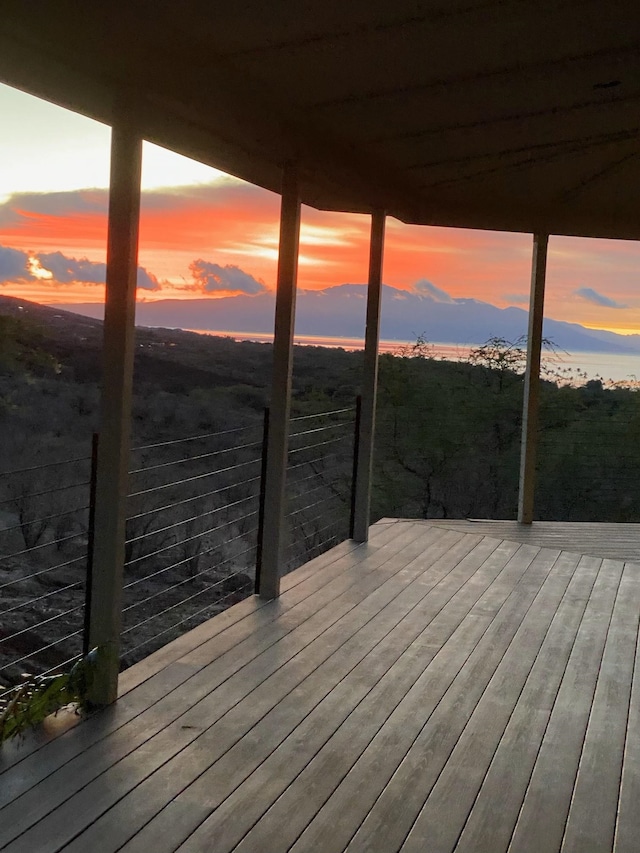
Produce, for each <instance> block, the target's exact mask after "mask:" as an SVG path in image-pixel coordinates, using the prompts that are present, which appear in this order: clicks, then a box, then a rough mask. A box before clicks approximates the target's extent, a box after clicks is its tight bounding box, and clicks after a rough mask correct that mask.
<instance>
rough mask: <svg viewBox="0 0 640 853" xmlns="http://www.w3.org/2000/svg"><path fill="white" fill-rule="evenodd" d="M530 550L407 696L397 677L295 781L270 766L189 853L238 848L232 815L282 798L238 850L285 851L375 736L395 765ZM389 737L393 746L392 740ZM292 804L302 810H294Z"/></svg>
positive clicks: (492, 617)
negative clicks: (404, 741) (239, 806)
mask: <svg viewBox="0 0 640 853" xmlns="http://www.w3.org/2000/svg"><path fill="white" fill-rule="evenodd" d="M527 551H528V549H524V550H522V549H521V550H520V551H518V552H517V556H516V558H514V559H513V560H512V561H510V563H509V564H507V568H506V569H505V571H504V572H501V574H500V575H499V577H498V580H497V582H496V583H495V584H492V585H491V586H490V587H489V589H488V590H487V591H486V592H485V593H484V594H483V596H481V598H480V601H479V606H478V608H477V609H478V610H479V611H480V612H479V613H478V618H469V619H466V620H464V621H463V622H462V623H461V625H462V628H461V630H460V631H459V632H454V634H453V635H452V637H451V639H450V641H449V642H446V643H444V645H442V644H441V645H440V646H439V647H438V650H437V651H436V654H435V656H434V658H433V661H431V662H430V665H429V666H428V667H427V669H426V670H425V671H424V673H423V674H422V675H420V676H419V677H418V678H417V679H413V680H410V681H409V689H408V691H407V692H406V693H405V692H404V691H403V692H402V693H401V694H400V696H398V694H397V693H396V691H395V682H396V681H397V680H398V676H397V675H394V676H392V678H391V683H390V684H387V683H385V684H381V685H380V690H379V691H376V692H374V693H372V694H371V695H370V696H369V697H368V700H367V701H366V702H364V703H362V704H361V705H360V706H359V707H358V708H357V711H356V712H355V713H354V714H352V715H351V716H350V717H349V719H348V721H347V723H346V724H345V725H343V726H341V727H340V728H339V729H338V730H337V732H336V733H335V734H334V735H333V737H332V738H331V739H330V741H329V742H328V743H327V744H326V745H325V747H324V748H323V749H322V750H321V752H320V753H319V754H318V755H316V756H314V757H313V758H312V760H311V761H310V762H309V763H308V764H306V766H304V767H303V769H302V772H301V773H300V774H299V775H298V776H297V777H294V778H293V779H291V778H290V777H289V776H284V778H282V779H280V776H279V775H276V774H275V773H273V772H272V768H271V767H270V766H269V764H268V763H267V764H265V765H264V766H263V767H262V768H261V770H260V772H259V773H258V774H256V775H255V777H254V778H253V779H252V780H251V784H247V785H246V786H243V789H241V790H240V791H239V792H238V793H237V795H234V797H232V798H230V799H229V801H227V802H226V803H225V804H223V806H222V807H221V811H222V812H223V813H224V816H225V817H226V818H227V820H226V821H224V822H223V820H220V819H219V818H218V816H217V815H214V816H213V818H212V819H211V820H210V821H207V822H205V824H203V826H202V827H201V828H200V829H199V830H198V831H197V832H196V833H194V835H193V836H192V837H191V838H190V839H189V840H188V842H186V844H185V845H183V847H184V850H185V853H186V851H189V853H194V851H196V850H198V851H202V850H207V849H212V848H213V849H216V850H220V853H223V851H225V850H228V849H233V844H234V843H237V842H238V841H240V838H241V837H242V835H241V829H242V827H241V826H238V825H234V821H233V814H234V813H236V812H237V811H238V809H237V805H236V804H237V803H238V802H241V803H242V804H243V809H244V808H245V807H251V809H252V811H254V812H255V811H257V810H258V809H263V808H265V807H268V806H269V805H270V803H269V800H270V799H274V798H275V795H278V800H277V802H276V803H275V805H274V806H272V807H271V808H270V809H269V810H268V811H266V813H265V815H264V817H263V818H262V819H261V820H260V822H259V823H258V824H257V825H256V826H255V828H254V829H253V830H252V831H251V832H250V833H249V834H248V835H247V836H246V838H244V840H243V841H242V843H241V844H239V845H238V847H237V850H238V853H240V851H243V853H244V851H248V850H256V849H265V850H268V849H273V847H274V845H276V844H278V843H281V844H283V846H285V849H286V846H287V843H292V842H294V841H295V839H296V837H297V835H298V834H299V832H301V831H302V830H304V828H305V826H306V824H307V823H308V821H309V820H310V819H311V817H312V816H313V814H315V812H316V811H317V809H318V808H320V807H321V806H322V805H323V804H324V802H326V800H327V799H328V798H329V797H330V796H331V794H332V793H333V791H334V790H335V788H336V786H337V785H338V784H339V783H340V781H341V780H342V779H343V778H344V776H345V775H346V774H347V773H348V772H349V770H350V769H351V767H352V766H353V764H354V763H355V762H356V761H357V760H358V758H359V757H360V756H361V755H362V753H363V752H364V751H365V750H366V749H367V748H368V747H369V746H370V744H371V742H372V741H373V740H374V739H376V738H380V737H382V738H384V739H385V743H384V745H383V746H382V747H381V749H380V755H383V756H388V757H390V758H391V760H393V758H394V755H396V754H397V750H398V749H399V748H400V747H401V745H402V739H403V738H405V739H410V738H411V732H412V729H413V728H415V727H419V725H420V720H421V718H422V717H423V716H428V714H429V709H430V708H431V706H432V705H433V706H435V705H437V703H438V701H439V698H440V697H441V696H442V695H443V694H444V693H445V692H446V691H447V689H448V688H449V686H450V684H451V682H452V681H453V680H454V679H455V677H456V673H457V672H458V670H460V668H461V667H463V665H464V664H465V662H466V661H467V659H468V658H469V657H470V656H471V655H473V653H474V651H475V649H476V648H477V646H478V645H479V644H480V642H481V640H482V638H483V637H484V636H485V634H486V633H487V632H489V631H490V629H491V627H492V626H494V625H495V624H496V619H497V620H498V622H500V608H501V607H502V605H503V604H504V602H505V601H506V600H507V599H508V597H509V595H510V593H511V591H512V589H513V586H514V584H516V583H517V582H518V580H519V579H520V578H521V577H522V576H523V575H524V574H525V573H526V572H527V570H528V569H529V567H530V565H531V563H532V562H533V560H532V559H531V557H534V560H535V557H536V556H537V554H535V555H534V554H531V553H527ZM535 551H537V549H535ZM467 594H468V593H467ZM483 605H485V607H484V608H483ZM474 615H475V614H474ZM398 674H399V673H398ZM398 700H399V701H398ZM389 723H391V724H390V725H389ZM387 738H389V742H386V739H387ZM379 757H380V756H379ZM285 766H286V765H285ZM289 781H291V782H293V784H292V785H291V786H290V787H288V786H287V783H288V782H289ZM267 783H268V784H269V788H268V789H267V790H266V792H265V794H263V795H262V798H261V794H260V792H261V791H262V790H264V788H265V785H266V784H267ZM281 787H282V788H284V789H285V790H284V792H283V793H282V794H280V790H279V789H280V788H281ZM358 799H359V798H358ZM293 803H295V804H296V805H295V807H293V808H292V804H293ZM348 811H349V808H347V809H345V812H348ZM221 829H222V830H224V832H223V833H222V832H220V830H221ZM324 843H325V844H326V843H329V839H328V838H327V839H325V841H324Z"/></svg>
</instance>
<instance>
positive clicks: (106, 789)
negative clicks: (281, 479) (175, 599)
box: [0, 519, 640, 853]
mask: <svg viewBox="0 0 640 853" xmlns="http://www.w3.org/2000/svg"><path fill="white" fill-rule="evenodd" d="M612 527H613V525H611V526H607V525H556V526H555V527H554V526H552V525H540V535H537V529H538V526H537V525H536V524H534V525H533V526H532V527H531V528H528V529H527V530H526V536H524V537H523V536H522V535H520V536H519V535H518V530H522V529H523V528H522V526H518V525H517V524H515V523H513V522H511V523H500V522H496V523H484V524H483V523H480V524H474V523H473V522H465V523H461V524H458V523H456V522H440V521H433V522H432V521H411V520H408V521H403V520H394V519H383V520H381V521H380V522H378V523H377V524H375V525H374V526H373V527H372V528H371V531H370V537H369V541H368V543H363V544H357V543H355V542H353V541H348V542H345V543H343V544H342V545H339V546H338V547H336V548H333V549H332V550H331V551H329V552H327V553H325V554H324V555H322V556H321V557H319V558H317V559H315V560H313V561H312V562H310V563H308V564H306V565H304V566H303V567H301V568H300V569H298V570H296V571H294V572H292V573H290V574H289V575H287V576H286V577H284V578H283V580H282V590H281V595H280V598H279V599H278V600H275V601H269V602H267V601H265V600H261V599H258V598H255V599H253V598H252V599H248V600H246V601H244V602H242V603H240V604H237V605H235V606H234V607H232V608H230V609H229V610H227V611H226V612H225V613H223V614H220V615H219V616H216V617H215V618H214V619H212V620H210V621H208V622H206V623H204V624H202V625H201V626H200V627H198V628H196V629H195V630H193V631H191V632H189V633H188V634H186V635H184V636H183V637H182V638H180V639H179V640H176V641H174V642H173V643H171V644H170V645H168V646H166V647H164V648H163V649H161V650H159V651H158V652H156V653H155V654H153V655H151V656H150V657H148V658H147V659H145V660H144V661H142V662H141V663H139V664H137V665H135V666H134V667H132V668H130V669H129V670H127V671H126V672H125V673H124V674H123V675H122V676H121V680H120V690H119V692H120V696H119V700H118V702H117V703H116V704H115V705H114V706H112V707H111V708H110V709H107V710H105V711H103V712H101V713H100V714H98V715H97V716H94V717H93V718H90V719H89V720H87V721H85V722H83V723H81V724H80V725H75V719H76V718H74V717H73V716H72V715H70V714H69V715H67V714H65V713H63V714H62V715H61V716H59V717H58V718H55V719H53V720H51V727H52V729H51V731H50V732H49V733H48V734H47V731H46V730H45V731H43V732H40V733H37V734H35V735H33V736H32V737H30V738H29V739H28V740H27V742H26V743H24V744H15V745H11V747H10V750H9V751H7V753H6V754H5V755H4V756H3V764H2V767H3V772H2V774H1V775H0V779H1V784H0V792H1V793H0V798H1V799H0V803H1V805H2V808H0V827H1V829H0V846H2V845H3V846H2V849H3V850H7V851H11V853H18V851H26V850H47V851H51V853H53V851H58V850H65V851H86V850H95V851H105V853H106V851H114V850H126V851H134V850H140V851H147V850H153V851H158V853H163V851H167V853H168V851H175V850H181V851H182V850H184V851H200V850H201V851H210V850H215V851H216V853H218V851H219V852H220V853H222V851H231V850H234V851H246V853H253V852H254V851H284V850H293V851H312V850H313V851H317V850H322V851H323V853H324V851H343V850H349V851H358V850H363V851H364V850H367V851H380V853H382V851H384V853H391V851H400V850H402V851H413V850H416V851H418V850H420V851H422V850H429V851H430V853H431V851H453V850H455V851H458V852H459V851H463V850H468V851H474V853H478V851H487V853H501V851H507V850H513V851H529V850H530V851H535V853H542V852H543V851H559V850H562V851H574V850H575V851H581V852H582V851H586V850H588V851H589V852H590V853H596V851H603V853H604V851H611V850H615V851H617V853H622V851H634V850H636V849H637V838H638V836H639V834H640V826H639V825H638V820H639V817H638V810H637V800H638V794H639V785H640V779H639V776H638V762H639V760H640V753H639V751H638V750H639V747H638V744H639V743H640V738H639V735H640V732H639V731H638V726H639V724H640V723H639V721H640V715H639V702H640V692H639V691H640V682H639V681H638V672H639V671H640V670H639V669H638V668H637V667H636V665H635V664H636V658H637V653H638V652H637V640H638V619H639V615H640V579H639V577H638V572H639V571H640V526H639V525H616V526H615V528H616V530H615V534H616V535H615V538H614V537H613V535H612V534H613V533H614V531H613V530H612V529H611V528H612ZM492 534H493V535H492ZM523 538H524V539H525V540H526V541H525V542H523V541H522V540H523ZM614 541H615V542H618V543H620V542H624V543H625V545H624V547H623V546H621V545H619V546H618V548H617V551H616V552H614V551H613V550H612V542H614ZM580 543H583V544H582V545H580ZM634 558H635V559H636V560H638V562H635V561H634ZM67 727H70V729H69V730H67V731H64V732H63V731H62V730H63V729H65V728H67ZM56 728H57V729H58V731H57V732H56V731H55V730H56Z"/></svg>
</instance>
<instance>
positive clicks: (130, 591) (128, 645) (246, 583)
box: [122, 422, 263, 665]
mask: <svg viewBox="0 0 640 853" xmlns="http://www.w3.org/2000/svg"><path fill="white" fill-rule="evenodd" d="M260 426H261V424H256V423H255V422H254V423H251V424H249V425H247V426H246V427H240V428H238V429H232V430H224V431H221V432H216V433H208V434H205V435H203V436H200V437H198V436H190V437H189V438H188V440H189V441H196V440H198V439H202V441H203V446H202V447H200V446H198V450H197V453H194V454H193V455H192V456H185V457H181V458H180V459H175V458H172V457H171V455H170V454H173V453H175V450H176V447H177V446H179V445H180V444H181V443H182V442H181V441H180V440H175V441H171V442H158V443H156V444H155V445H146V446H144V447H142V448H140V449H141V450H144V451H145V452H146V454H147V455H146V458H145V460H144V463H143V464H142V465H140V466H137V467H136V468H135V469H134V471H132V475H133V476H134V477H135V478H136V482H137V483H139V485H137V486H136V489H135V491H132V492H131V493H130V495H129V507H130V510H129V514H128V522H127V536H126V540H127V541H126V548H127V559H126V563H125V582H124V609H123V613H124V615H125V618H124V626H123V630H122V638H123V648H122V652H123V661H124V663H125V664H126V665H130V664H132V663H134V662H135V661H136V660H137V659H138V657H139V655H140V654H143V653H148V652H149V651H150V650H151V649H152V648H155V647H156V646H157V643H158V642H159V641H160V640H161V639H162V637H166V636H167V635H169V636H171V637H172V636H174V635H175V633H176V631H179V629H180V627H181V626H184V625H188V626H189V627H193V626H194V624H196V623H197V621H198V620H199V619H200V621H201V620H202V618H204V617H203V615H204V614H205V613H207V612H210V611H211V609H212V608H213V609H221V607H222V606H223V599H224V600H225V601H227V602H228V601H230V599H234V600H235V599H236V598H237V597H238V595H242V596H244V595H247V594H250V592H252V591H253V572H254V556H255V551H256V547H257V530H258V528H257V524H256V518H257V515H258V508H257V507H256V508H255V509H254V508H252V505H254V506H255V503H257V502H258V500H259V497H260V481H261V477H260V474H259V473H257V472H256V474H255V475H252V476H250V477H247V476H244V477H242V476H241V477H240V478H238V474H241V473H242V472H243V471H246V470H247V469H249V471H250V470H251V467H254V466H258V465H261V464H262V455H260V456H256V455H255V451H256V448H259V447H260V446H261V445H262V444H263V440H262V437H261V438H260V439H257V440H253V439H252V438H251V435H250V432H249V431H253V433H254V434H255V432H256V430H257V429H259V428H260ZM238 433H243V434H244V435H246V436H247V438H248V439H250V440H245V441H240V442H238V441H237V435H238ZM225 440H226V441H227V442H228V446H223V444H222V443H223V442H224V441H225ZM211 443H213V447H212V446H211ZM149 451H154V452H153V453H149ZM220 457H222V458H223V459H225V460H227V461H228V463H229V464H225V465H223V466H221V467H216V468H214V469H213V470H212V469H210V467H209V466H210V464H211V463H212V461H213V460H216V459H219V458H220ZM218 465H219V463H218ZM177 470H181V471H185V470H186V476H182V477H179V478H176V477H175V473H174V472H176V471H177ZM200 483H203V484H206V485H209V486H211V487H210V488H206V485H205V489H204V491H203V490H202V488H200V489H199V488H198V484H200ZM158 495H164V496H165V497H164V499H163V500H162V501H161V505H159V506H157V507H153V506H151V507H150V506H149V503H150V502H152V501H153V500H154V499H155V498H156V496H158ZM167 498H168V499H167ZM156 502H157V503H160V502H159V501H156ZM202 585H204V586H203V588H202V589H200V588H199V587H201V586H202ZM229 586H233V587H234V589H235V594H234V595H231V596H230V594H229V592H228V588H229ZM203 596H208V597H209V598H210V601H209V603H208V604H207V606H206V608H202V607H201V606H200V605H201V603H202V598H203ZM131 616H136V619H135V620H134V622H133V623H132V624H131V619H130V617H131ZM176 616H179V618H178V619H176ZM145 650H146V651H145Z"/></svg>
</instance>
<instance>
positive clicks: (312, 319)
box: [57, 284, 640, 354]
mask: <svg viewBox="0 0 640 853" xmlns="http://www.w3.org/2000/svg"><path fill="white" fill-rule="evenodd" d="M434 290H436V289H435V288H434ZM366 292H367V289H366V285H363V284H341V285H337V286H335V287H329V288H327V289H325V290H313V291H312V290H301V291H299V293H298V301H297V312H296V334H298V335H313V336H332V337H334V336H335V337H345V338H354V337H355V338H357V337H362V336H363V334H364V322H365V313H366ZM438 293H439V292H438V291H436V295H435V296H434V295H431V294H429V293H426V292H415V291H406V290H399V289H398V288H394V287H389V286H388V285H385V286H384V288H383V298H382V320H381V336H382V338H383V339H385V340H399V341H407V340H409V341H410V340H413V339H415V338H416V336H417V335H421V334H424V335H425V337H426V338H427V339H428V340H429V341H433V342H437V343H457V344H482V343H484V342H485V341H486V340H487V339H488V338H490V337H492V336H498V337H502V338H506V339H507V340H510V341H513V340H516V339H517V338H518V337H520V336H521V335H524V334H526V331H527V317H528V314H527V311H524V310H523V309H522V308H497V307H496V306H495V305H491V304H490V303H488V302H481V301H479V300H476V299H453V298H450V297H446V294H443V297H445V298H440V297H439V296H438ZM274 304H275V300H274V297H273V294H272V293H264V294H259V295H257V296H244V295H242V296H229V297H223V298H221V299H188V300H179V299H164V300H158V301H156V302H140V303H138V307H137V315H136V322H137V324H138V325H141V326H157V327H162V328H180V329H198V330H200V329H202V330H211V331H229V332H244V333H249V334H251V333H269V332H271V331H273V315H274ZM57 307H58V308H59V309H60V310H68V311H73V312H76V313H78V314H83V315H85V316H89V317H97V318H99V317H101V316H102V306H101V305H95V304H79V305H60V306H57ZM544 334H545V336H546V337H548V338H550V339H551V340H552V341H553V342H554V343H555V344H556V345H557V346H559V347H561V348H562V349H565V350H567V351H569V352H609V353H620V354H634V353H640V335H631V336H628V337H627V336H625V335H616V334H614V333H613V332H606V331H604V330H597V329H596V330H594V329H587V328H585V327H584V326H580V325H578V324H577V323H564V322H561V321H559V320H551V319H546V320H545V323H544Z"/></svg>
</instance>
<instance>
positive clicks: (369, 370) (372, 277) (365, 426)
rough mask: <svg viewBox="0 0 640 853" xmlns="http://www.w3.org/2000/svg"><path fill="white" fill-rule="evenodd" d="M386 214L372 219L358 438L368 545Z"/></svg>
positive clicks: (360, 520) (358, 531)
mask: <svg viewBox="0 0 640 853" xmlns="http://www.w3.org/2000/svg"><path fill="white" fill-rule="evenodd" d="M384 227H385V214H384V213H381V212H380V213H374V214H373V216H372V217H371V245H370V253H369V287H368V291H367V325H366V330H365V338H364V368H363V378H362V403H361V408H360V431H359V436H358V451H357V452H358V470H357V474H356V482H355V488H354V500H353V525H352V530H353V534H352V535H353V538H354V539H355V540H356V542H366V541H367V539H368V538H369V523H370V513H371V481H372V476H373V438H374V431H375V423H376V396H377V388H378V350H379V348H380V303H381V299H382V259H383V255H384Z"/></svg>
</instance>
